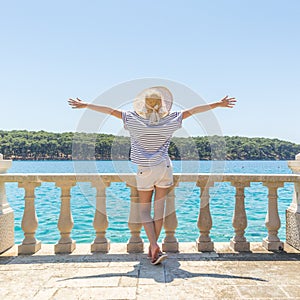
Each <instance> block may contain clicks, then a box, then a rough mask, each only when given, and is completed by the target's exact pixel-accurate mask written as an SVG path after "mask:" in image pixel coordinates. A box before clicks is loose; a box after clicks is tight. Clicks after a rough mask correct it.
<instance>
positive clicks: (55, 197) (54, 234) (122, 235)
mask: <svg viewBox="0 0 300 300" xmlns="http://www.w3.org/2000/svg"><path fill="white" fill-rule="evenodd" d="M173 167H174V172H175V173H193V172H198V173H222V172H223V173H248V174H256V173H259V174H290V173H291V170H290V169H289V168H288V166H287V162H286V161H217V162H212V161H173ZM74 172H75V173H79V172H84V173H95V172H97V173H116V172H118V173H132V174H134V173H135V172H136V169H135V166H134V165H133V164H132V163H131V162H128V161H89V162H83V161H81V162H80V161H77V162H76V161H13V165H12V167H11V168H10V169H9V170H8V173H61V174H63V173H74ZM293 190H294V186H293V184H292V183H285V185H284V187H282V188H279V189H278V196H279V198H278V210H279V217H280V220H281V228H280V230H279V237H280V239H281V240H285V210H286V209H287V208H288V207H289V205H290V203H291V201H292V196H293ZM6 194H7V198H8V202H9V204H10V205H11V207H12V208H13V210H14V214H15V242H16V243H17V244H18V243H21V242H22V240H23V238H24V234H23V231H22V228H21V221H22V216H23V212H24V189H23V188H18V185H17V183H6ZM35 194H36V200H35V206H36V214H37V217H38V229H37V231H36V237H37V239H38V240H40V241H42V243H46V244H55V243H57V241H58V240H59V238H60V234H59V230H58V229H57V223H58V218H59V212H60V189H59V188H57V187H55V184H54V183H42V184H41V186H40V187H38V188H36V191H35ZM199 194H200V191H199V188H198V187H197V186H196V185H195V183H193V182H192V183H180V184H179V186H178V187H176V191H175V195H176V214H177V219H178V227H177V229H176V234H175V236H176V238H177V239H178V241H179V242H192V241H195V240H196V239H197V238H198V237H199V229H198V227H197V219H198V215H199V209H200V200H199V197H200V195H199ZM267 194H268V191H267V188H266V187H264V186H263V185H262V183H251V186H250V187H247V188H246V189H245V207H246V214H247V220H248V226H247V228H246V232H245V236H246V238H247V239H248V240H249V241H251V242H255V241H261V240H262V239H263V238H265V237H266V236H267V229H266V227H265V217H266V213H267V207H268V197H267ZM210 196H211V197H210V210H211V214H212V222H213V225H212V229H211V235H210V236H211V238H212V240H213V241H215V242H227V241H229V240H230V239H231V238H232V237H233V235H234V229H233V227H232V216H233V212H234V205H235V198H234V196H235V189H234V187H233V186H231V184H230V183H217V184H215V187H213V188H211V189H210ZM93 199H95V189H94V188H92V187H91V186H90V184H89V183H85V184H83V185H82V184H79V185H76V186H75V187H73V188H72V190H71V209H72V216H73V220H74V227H73V229H72V233H71V237H72V239H74V240H75V241H76V243H91V242H92V241H93V240H94V238H95V231H94V228H93V218H94V213H95V200H93ZM106 199H107V215H108V221H109V226H108V229H107V234H106V237H107V238H108V239H109V240H110V241H111V242H112V243H125V242H127V241H128V239H129V238H130V231H129V228H128V216H129V208H130V190H129V188H128V187H126V185H125V183H123V182H117V183H112V184H111V185H110V187H108V188H107V189H106ZM141 236H142V238H143V239H144V240H145V241H147V238H146V235H145V232H144V230H142V232H141ZM164 236H165V235H164V231H162V234H161V237H160V240H159V241H160V242H161V241H162V239H163V238H164Z"/></svg>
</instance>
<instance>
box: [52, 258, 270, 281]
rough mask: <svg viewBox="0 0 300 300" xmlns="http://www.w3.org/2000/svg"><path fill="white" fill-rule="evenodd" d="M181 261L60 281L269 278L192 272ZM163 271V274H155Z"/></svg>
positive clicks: (148, 264) (135, 266)
mask: <svg viewBox="0 0 300 300" xmlns="http://www.w3.org/2000/svg"><path fill="white" fill-rule="evenodd" d="M180 266H181V265H180V263H179V261H177V260H174V259H169V260H168V263H162V264H161V265H157V266H152V265H151V264H150V263H147V262H146V263H145V262H140V263H138V264H136V265H134V266H133V270H132V271H129V272H125V273H124V272H114V273H105V274H97V270H95V274H94V275H88V276H74V277H70V278H65V279H60V280H58V281H68V280H76V279H93V278H110V277H122V276H127V277H136V278H149V279H154V280H155V281H156V282H160V283H170V282H172V281H173V280H174V279H177V278H180V279H188V278H194V277H208V278H218V279H224V280H226V279H244V280H253V281H261V282H267V280H265V279H262V278H258V277H251V276H236V275H232V274H220V273H198V272H190V271H187V270H184V269H181V268H180ZM160 273H163V276H155V275H159V274H160Z"/></svg>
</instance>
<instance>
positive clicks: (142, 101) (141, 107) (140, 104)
mask: <svg viewBox="0 0 300 300" xmlns="http://www.w3.org/2000/svg"><path fill="white" fill-rule="evenodd" d="M146 98H152V99H161V107H160V108H159V109H158V110H157V109H156V107H154V108H152V107H150V106H149V105H147V104H146ZM172 104H173V95H172V93H171V92H170V91H169V90H168V89H167V88H166V87H163V86H154V87H150V88H147V89H145V90H143V91H142V92H140V93H139V94H138V95H137V97H136V98H135V100H134V102H133V108H134V110H135V112H136V113H137V114H138V115H139V116H141V117H142V118H144V119H149V120H150V123H153V124H157V123H158V122H159V120H160V118H163V117H165V116H167V115H168V114H169V112H170V110H171V107H172ZM149 110H150V111H151V110H152V112H151V113H150V114H149Z"/></svg>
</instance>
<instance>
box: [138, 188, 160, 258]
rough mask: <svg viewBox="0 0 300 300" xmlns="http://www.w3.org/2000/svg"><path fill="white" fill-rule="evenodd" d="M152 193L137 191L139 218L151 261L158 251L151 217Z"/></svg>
mask: <svg viewBox="0 0 300 300" xmlns="http://www.w3.org/2000/svg"><path fill="white" fill-rule="evenodd" d="M152 194H153V191H139V210H140V216H141V220H142V223H143V226H144V228H145V232H146V234H147V237H148V240H149V243H150V251H151V257H152V261H154V260H155V258H156V256H157V255H158V253H159V246H158V244H157V238H156V231H155V226H154V222H153V219H152V218H151V200H152Z"/></svg>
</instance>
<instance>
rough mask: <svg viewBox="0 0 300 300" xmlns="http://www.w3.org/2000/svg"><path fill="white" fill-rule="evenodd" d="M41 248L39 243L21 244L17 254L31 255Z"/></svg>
mask: <svg viewBox="0 0 300 300" xmlns="http://www.w3.org/2000/svg"><path fill="white" fill-rule="evenodd" d="M41 247H42V244H41V242H40V241H37V242H36V243H35V244H21V245H19V246H18V254H21V255H23V254H25V255H31V254H34V253H36V252H38V251H39V250H40V249H41Z"/></svg>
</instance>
